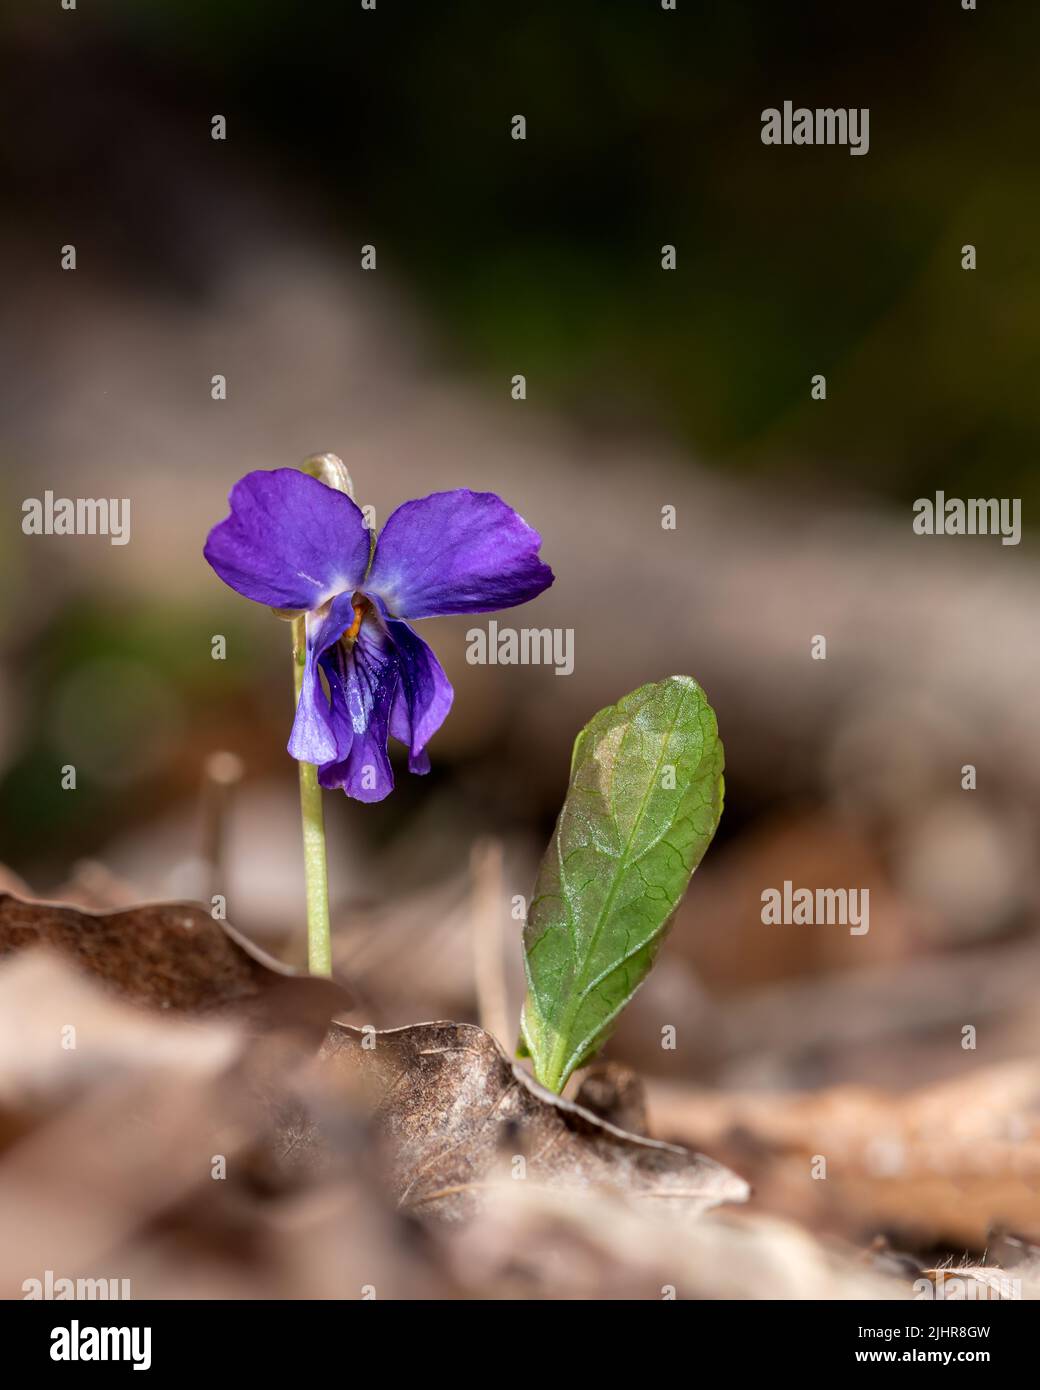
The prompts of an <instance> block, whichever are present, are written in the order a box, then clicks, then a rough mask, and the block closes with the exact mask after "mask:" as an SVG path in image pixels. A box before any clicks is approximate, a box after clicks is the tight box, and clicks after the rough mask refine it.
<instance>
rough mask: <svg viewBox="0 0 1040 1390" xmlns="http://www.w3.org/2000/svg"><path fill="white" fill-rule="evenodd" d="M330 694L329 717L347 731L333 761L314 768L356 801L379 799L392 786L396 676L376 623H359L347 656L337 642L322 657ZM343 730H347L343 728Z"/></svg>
mask: <svg viewBox="0 0 1040 1390" xmlns="http://www.w3.org/2000/svg"><path fill="white" fill-rule="evenodd" d="M321 665H322V669H323V670H324V672H325V674H326V676H327V678H328V682H329V690H330V692H331V695H332V709H333V718H334V720H335V721H336V722H337V727H340V721H344V722H345V725H346V727H347V729H349V733H350V743H349V746H346V747H345V746H344V738H343V734H342V733H341V735H340V748H341V751H340V752H339V753H338V754H337V757H336V760H335V761H334V762H328V763H326V764H325V765H324V766H323V767H321V768H319V769H318V781H319V782H320V783H321V785H322V786H323V787H341V788H342V789H343V791H345V792H346V793H347V795H348V796H352V797H354V798H355V799H356V800H357V801H382V800H383V798H384V797H385V796H388V795H389V793H390V792H391V791H392V790H393V786H394V774H393V771H392V769H391V767H390V759H389V757H388V756H387V751H386V740H387V734H388V733H389V724H390V711H391V709H392V707H393V702H394V695H395V693H396V691H397V684H398V680H399V676H398V670H397V654H396V651H395V649H394V647H393V645H392V644H391V643H390V642H389V641H388V639H387V637H386V635H385V634H384V633H383V631H382V630H381V628H380V626H379V624H378V622H377V621H376V620H375V619H373V618H371V617H370V618H368V619H367V620H366V621H365V622H363V623H362V625H361V631H360V632H359V633H358V639H357V641H356V642H355V644H354V649H353V651H352V652H351V653H350V654H349V656H348V655H347V654H346V653H345V652H344V651H343V648H342V647H340V646H336V647H333V648H332V649H331V650H329V651H328V652H327V653H326V654H325V655H324V656H323V657H322V658H321ZM344 732H345V730H344Z"/></svg>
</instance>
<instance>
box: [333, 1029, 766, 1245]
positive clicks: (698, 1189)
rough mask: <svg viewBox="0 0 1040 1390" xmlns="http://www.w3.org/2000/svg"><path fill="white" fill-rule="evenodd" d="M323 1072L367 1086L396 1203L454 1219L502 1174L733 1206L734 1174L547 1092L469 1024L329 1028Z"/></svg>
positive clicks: (671, 1203)
mask: <svg viewBox="0 0 1040 1390" xmlns="http://www.w3.org/2000/svg"><path fill="white" fill-rule="evenodd" d="M322 1057H323V1062H324V1065H325V1066H326V1068H328V1067H332V1068H335V1069H337V1071H338V1072H339V1073H340V1075H341V1076H342V1077H343V1079H344V1081H345V1083H346V1085H347V1086H348V1087H349V1088H351V1089H356V1087H357V1085H358V1084H359V1083H360V1084H361V1086H362V1087H363V1089H364V1090H365V1091H366V1092H367V1093H368V1096H369V1099H370V1102H371V1103H372V1104H373V1106H374V1108H375V1114H376V1118H377V1122H378V1125H379V1128H380V1130H381V1131H382V1133H383V1134H384V1135H385V1137H386V1140H387V1148H388V1167H389V1181H390V1184H391V1187H392V1189H393V1191H394V1193H395V1195H396V1197H397V1200H398V1202H399V1204H400V1206H401V1207H403V1208H405V1209H408V1210H414V1211H419V1212H423V1213H433V1214H435V1215H437V1216H438V1217H441V1218H447V1219H456V1218H459V1217H463V1216H466V1215H469V1214H470V1213H472V1212H473V1211H474V1210H475V1209H477V1208H478V1207H479V1206H480V1205H481V1200H480V1199H481V1198H482V1196H484V1195H485V1194H486V1192H487V1190H488V1189H489V1188H490V1187H492V1186H494V1185H495V1184H496V1183H497V1182H498V1181H499V1180H500V1179H502V1178H503V1177H505V1178H509V1177H514V1178H516V1179H517V1180H521V1179H523V1180H526V1181H527V1182H530V1183H532V1184H534V1185H541V1184H550V1185H552V1186H560V1187H569V1188H574V1187H577V1188H583V1189H587V1188H592V1187H603V1188H607V1189H611V1190H613V1191H614V1192H616V1193H621V1194H624V1195H625V1196H626V1197H628V1198H631V1199H632V1200H634V1201H636V1202H638V1203H640V1204H652V1205H654V1206H660V1207H661V1208H667V1209H671V1210H673V1211H674V1210H681V1211H683V1212H688V1213H700V1212H703V1211H705V1210H707V1209H708V1208H709V1207H713V1206H717V1205H718V1204H719V1203H721V1202H742V1201H745V1200H746V1199H747V1196H748V1187H747V1184H746V1183H745V1182H744V1180H743V1179H742V1178H739V1177H737V1176H736V1174H735V1173H731V1172H730V1171H729V1170H728V1169H726V1168H724V1167H723V1166H722V1165H721V1164H719V1163H716V1162H714V1161H713V1160H712V1159H710V1158H705V1157H704V1156H703V1155H701V1154H695V1153H690V1152H689V1151H687V1150H686V1149H681V1148H678V1147H676V1146H674V1145H671V1144H661V1143H657V1142H655V1141H654V1140H651V1139H644V1138H641V1137H639V1136H638V1135H635V1134H628V1133H626V1132H625V1131H624V1130H621V1129H617V1128H616V1127H615V1126H614V1125H611V1124H608V1123H606V1122H605V1121H603V1120H600V1119H598V1118H597V1117H596V1116H595V1115H593V1114H592V1113H591V1112H590V1111H588V1110H585V1109H583V1108H582V1107H580V1106H578V1105H574V1104H573V1103H571V1102H570V1101H566V1100H563V1099H561V1098H560V1097H559V1096H554V1095H552V1094H551V1093H550V1092H549V1091H547V1090H545V1089H544V1088H543V1087H542V1086H539V1085H538V1083H537V1082H535V1081H534V1080H533V1079H532V1078H531V1077H530V1076H529V1075H528V1073H527V1072H525V1071H523V1070H522V1069H521V1068H520V1067H519V1066H516V1065H515V1064H514V1063H512V1062H511V1061H510V1060H509V1058H508V1057H507V1056H506V1055H505V1053H504V1052H503V1051H502V1049H501V1047H499V1045H498V1043H497V1042H496V1041H495V1039H494V1038H493V1037H492V1036H491V1035H490V1034H489V1033H485V1032H484V1031H483V1029H481V1028H478V1027H476V1026H475V1025H474V1024H464V1023H423V1024H418V1025H416V1026H414V1027H411V1028H395V1029H392V1030H390V1031H387V1032H375V1031H374V1030H372V1031H369V1032H365V1031H362V1030H358V1029H354V1028H347V1027H345V1026H343V1025H339V1024H334V1025H333V1027H332V1029H331V1031H330V1033H329V1037H328V1039H327V1040H326V1043H325V1046H324V1048H323V1052H322Z"/></svg>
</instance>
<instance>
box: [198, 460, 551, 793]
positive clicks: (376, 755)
mask: <svg viewBox="0 0 1040 1390" xmlns="http://www.w3.org/2000/svg"><path fill="white" fill-rule="evenodd" d="M228 501H229V503H230V506H231V515H230V516H229V517H227V519H226V520H224V521H222V522H220V523H219V524H218V525H216V526H214V527H213V529H212V531H210V533H209V537H208V539H207V541H206V546H205V550H204V552H203V553H204V554H205V557H206V559H207V560H208V561H209V563H210V564H211V565H212V566H213V568H214V570H216V572H217V574H218V575H219V576H220V578H221V579H222V580H223V581H224V583H225V584H228V585H230V587H231V588H232V589H234V590H236V591H237V592H238V593H240V594H243V595H244V596H245V597H246V598H249V599H253V600H254V601H255V602H256V603H263V604H266V605H268V606H269V607H271V608H279V609H289V610H293V611H295V612H305V613H306V615H307V617H306V628H307V653H306V666H305V669H304V675H303V691H302V693H301V695H300V701H299V705H298V707H297V710H296V719H295V722H294V723H293V729H292V735H291V736H290V739H289V752H290V753H291V754H292V756H293V757H294V758H296V759H297V760H298V761H300V762H306V763H314V764H316V765H317V767H318V780H319V782H320V783H321V785H322V786H323V787H342V789H343V790H344V791H345V792H346V793H347V795H348V796H352V797H355V798H356V799H357V800H359V801H382V799H383V798H384V797H385V796H387V795H388V794H389V792H390V791H391V790H392V789H393V785H394V776H393V772H392V770H391V767H390V759H389V757H388V756H387V747H386V744H387V736H388V735H392V736H393V737H394V738H396V739H399V740H400V741H401V742H402V743H403V744H405V745H406V746H407V748H408V767H409V770H410V771H411V772H416V773H425V772H428V771H429V770H430V760H429V756H428V755H427V753H426V752H425V748H426V744H427V743H428V742H429V740H430V739H431V738H432V736H433V735H434V734H435V733H436V732H437V730H438V729H439V728H440V726H441V725H442V724H443V723H444V720H445V718H446V717H447V714H448V711H449V709H450V708H451V702H452V699H453V696H454V692H453V690H452V687H451V683H450V682H449V680H448V678H447V676H446V675H445V674H444V671H443V670H442V668H441V665H440V662H439V661H438V660H437V658H436V657H435V656H434V654H433V652H432V651H431V650H430V648H429V647H428V646H427V645H426V643H425V642H424V641H423V640H422V638H421V637H420V636H419V635H418V633H416V632H415V631H414V629H413V628H412V627H411V626H410V625H409V620H411V619H413V618H434V617H440V616H443V615H445V614H449V613H490V612H493V611H495V610H497V609H500V608H513V607H515V606H516V605H517V604H518V603H526V602H527V600H528V599H532V598H534V597H535V596H536V595H538V594H540V593H541V592H542V590H543V589H547V588H548V587H549V585H550V584H551V583H552V582H553V578H554V576H553V572H552V570H551V569H550V568H549V566H548V565H545V564H543V563H542V561H541V560H540V559H539V558H538V547H539V546H540V545H541V537H540V536H539V535H538V532H537V531H534V530H532V528H531V527H530V526H528V524H527V522H526V521H524V519H523V517H521V516H519V515H517V513H516V512H514V511H513V509H512V508H511V507H507V506H506V504H505V503H504V502H503V501H502V499H501V498H500V497H497V496H496V495H495V494H494V493H493V492H471V491H470V490H469V489H468V488H459V489H457V490H456V491H454V492H435V493H432V494H431V495H430V496H429V497H420V498H418V499H417V500H416V501H414V502H405V503H404V504H403V505H402V506H400V507H398V508H397V510H396V511H395V512H393V513H392V514H391V515H390V517H389V518H388V519H387V522H386V525H385V526H384V527H383V530H382V532H381V534H380V536H379V541H378V543H377V545H376V547H375V550H374V551H373V552H372V553H371V558H370V549H371V547H370V544H369V541H370V535H371V532H370V531H369V530H368V528H367V527H366V526H365V523H364V519H363V516H362V513H361V509H360V508H359V507H358V506H357V504H356V503H355V502H354V501H353V500H352V499H351V498H350V497H348V496H347V495H346V493H343V492H338V491H336V489H335V488H331V487H327V486H326V485H325V484H324V483H322V482H319V481H318V479H317V478H313V477H311V476H310V475H309V474H306V473H301V472H299V471H298V470H297V469H295V468H276V469H274V470H272V471H264V470H258V471H257V472H254V473H247V474H246V476H245V477H244V478H242V479H240V480H239V481H238V482H237V483H236V484H235V486H234V487H233V488H232V489H231V495H230V497H229V499H228ZM321 673H324V677H325V685H323V683H322V674H321ZM326 686H327V690H328V694H326V688H325V687H326Z"/></svg>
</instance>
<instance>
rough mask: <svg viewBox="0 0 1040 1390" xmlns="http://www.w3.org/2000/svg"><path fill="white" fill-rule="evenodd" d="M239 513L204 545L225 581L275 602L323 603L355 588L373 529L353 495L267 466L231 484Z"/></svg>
mask: <svg viewBox="0 0 1040 1390" xmlns="http://www.w3.org/2000/svg"><path fill="white" fill-rule="evenodd" d="M228 501H229V503H230V506H231V515H230V516H229V517H227V518H226V520H224V521H221V522H220V523H219V524H218V525H216V526H214V527H213V530H212V531H210V533H209V538H208V540H207V541H206V546H205V549H204V551H203V554H204V555H205V557H206V559H207V560H208V561H209V563H210V564H211V565H212V566H213V568H214V569H215V570H216V572H217V574H219V575H220V577H221V579H223V581H224V583H225V584H228V585H230V586H231V588H232V589H235V590H237V592H238V593H240V594H244V595H245V597H246V598H251V599H254V600H255V601H256V602H257V603H266V604H268V605H269V606H270V607H271V608H299V609H312V608H317V607H318V606H319V605H320V604H322V603H324V602H325V601H326V600H328V599H330V598H332V597H334V596H335V595H336V594H341V593H345V592H352V591H353V590H354V589H356V588H357V587H358V585H359V584H360V583H361V580H362V578H363V576H364V573H365V569H366V567H367V565H368V554H369V532H368V529H367V528H366V526H365V522H364V518H363V516H362V513H361V509H360V508H359V507H358V506H357V504H356V503H355V502H354V501H353V500H352V499H351V498H349V497H348V496H347V495H346V493H343V492H337V491H336V489H335V488H331V487H326V486H325V484H324V483H320V482H319V481H318V480H317V478H312V477H311V476H310V475H309V474H307V473H301V472H299V470H298V469H295V468H275V469H273V470H271V471H265V470H263V469H259V470H257V471H256V472H254V473H247V474H246V476H245V477H244V478H241V479H240V480H239V481H238V482H237V483H236V484H235V486H234V487H233V488H232V489H231V495H230V497H229V498H228Z"/></svg>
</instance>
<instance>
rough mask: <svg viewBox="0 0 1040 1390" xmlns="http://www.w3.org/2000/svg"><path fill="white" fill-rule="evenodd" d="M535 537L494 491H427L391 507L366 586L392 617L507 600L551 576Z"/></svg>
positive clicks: (506, 604)
mask: <svg viewBox="0 0 1040 1390" xmlns="http://www.w3.org/2000/svg"><path fill="white" fill-rule="evenodd" d="M541 543H542V541H541V537H540V536H539V534H538V532H537V531H534V530H532V528H531V527H530V526H528V524H527V522H526V521H525V520H524V519H523V517H522V516H518V515H517V513H516V512H514V511H513V509H512V507H507V506H506V504H505V503H504V502H503V501H502V499H501V498H500V497H496V496H495V494H494V493H493V492H470V490H469V489H468V488H459V489H458V490H457V491H455V492H434V493H432V494H431V495H430V496H429V497H420V498H419V499H418V500H417V501H415V502H405V503H404V505H403V506H400V507H398V508H397V510H396V511H395V512H393V513H391V515H390V517H389V518H388V519H387V523H386V525H385V526H384V527H383V530H382V534H381V535H380V537H379V542H378V544H377V546H376V553H375V558H374V560H373V562H372V569H371V571H370V573H369V575H368V578H367V579H366V581H365V588H366V590H368V591H370V592H372V593H375V594H378V595H379V596H380V597H381V598H382V599H383V601H384V603H385V604H386V606H387V608H388V609H389V611H390V612H391V613H392V614H393V615H394V616H395V617H398V618H433V617H437V616H439V615H441V614H444V613H490V612H493V611H495V610H497V609H499V608H512V607H514V606H515V605H516V604H518V603H526V602H527V600H528V599H531V598H534V597H535V595H536V594H540V593H541V592H542V590H543V589H547V588H548V587H549V585H550V584H551V583H552V582H553V572H552V570H551V569H550V568H549V566H548V565H544V564H542V562H541V560H539V558H538V547H539V546H540V545H541Z"/></svg>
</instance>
